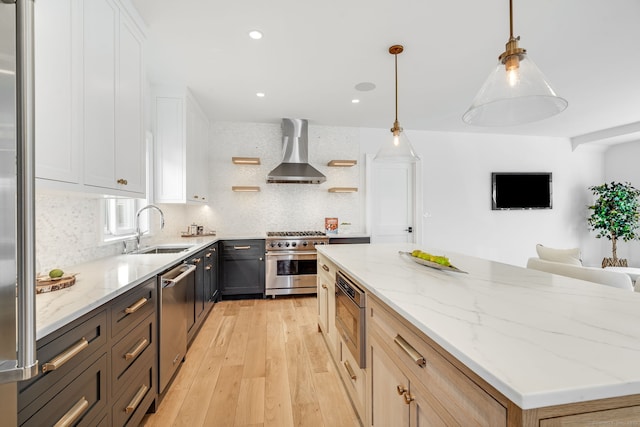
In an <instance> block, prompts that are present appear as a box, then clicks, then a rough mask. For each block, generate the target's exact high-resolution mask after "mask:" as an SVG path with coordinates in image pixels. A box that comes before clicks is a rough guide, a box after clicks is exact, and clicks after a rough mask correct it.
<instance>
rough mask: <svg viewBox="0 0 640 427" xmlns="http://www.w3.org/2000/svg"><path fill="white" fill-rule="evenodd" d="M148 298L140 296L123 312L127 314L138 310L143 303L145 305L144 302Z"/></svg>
mask: <svg viewBox="0 0 640 427" xmlns="http://www.w3.org/2000/svg"><path fill="white" fill-rule="evenodd" d="M147 301H148V300H147V299H146V298H144V297H143V298H140V299H139V300H138V301H136V303H135V304H133V305H131V306H129V307H127V308H125V309H124V312H125V313H127V314H131V313H135V312H136V311H138V310H140V307H142V306H143V305H145V303H146V302H147Z"/></svg>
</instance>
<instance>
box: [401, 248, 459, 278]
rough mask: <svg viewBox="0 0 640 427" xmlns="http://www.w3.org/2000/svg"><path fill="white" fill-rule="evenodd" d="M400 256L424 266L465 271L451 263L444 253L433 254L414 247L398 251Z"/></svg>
mask: <svg viewBox="0 0 640 427" xmlns="http://www.w3.org/2000/svg"><path fill="white" fill-rule="evenodd" d="M398 253H399V254H400V255H402V256H405V257H407V258H409V259H411V260H412V261H413V262H415V263H417V264H420V265H424V266H425V267H431V268H435V269H436V270H443V271H454V272H456V273H466V271H462V270H460V269H459V268H457V267H455V266H454V265H452V264H451V260H449V258H447V257H446V256H444V255H434V254H430V253H429V252H424V251H421V250H420V249H416V250H414V251H412V252H404V251H398Z"/></svg>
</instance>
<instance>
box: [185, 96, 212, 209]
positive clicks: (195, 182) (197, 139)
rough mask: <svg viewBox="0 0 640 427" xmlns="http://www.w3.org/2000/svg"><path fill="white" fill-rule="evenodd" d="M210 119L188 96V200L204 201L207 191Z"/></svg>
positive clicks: (206, 197)
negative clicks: (208, 119)
mask: <svg viewBox="0 0 640 427" xmlns="http://www.w3.org/2000/svg"><path fill="white" fill-rule="evenodd" d="M208 127H209V126H208V121H207V118H206V116H205V115H204V114H203V113H202V112H201V111H200V108H199V107H198V106H197V105H196V103H195V101H194V100H192V99H191V98H190V97H187V145H186V148H187V169H186V174H187V194H186V197H187V200H190V201H192V202H201V203H202V202H204V203H206V202H207V200H208V191H207V184H208V181H207V175H206V170H207V161H208V156H207V148H208V143H207V138H208V131H209V129H208Z"/></svg>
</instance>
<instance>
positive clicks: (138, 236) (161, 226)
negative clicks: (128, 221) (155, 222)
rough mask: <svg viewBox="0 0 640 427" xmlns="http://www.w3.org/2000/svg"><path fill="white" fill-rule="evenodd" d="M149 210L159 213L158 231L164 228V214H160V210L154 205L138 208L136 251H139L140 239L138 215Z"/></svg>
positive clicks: (138, 217)
mask: <svg viewBox="0 0 640 427" xmlns="http://www.w3.org/2000/svg"><path fill="white" fill-rule="evenodd" d="M151 208H153V209H156V210H157V211H158V212H160V230H162V229H163V228H164V212H162V209H160V208H159V207H157V206H156V205H147V206H145V207H142V208H140V209H139V210H138V212H136V251H137V250H139V249H140V237H141V236H142V232H141V231H140V214H141V213H142V211H144V210H146V209H151ZM147 231H149V230H147Z"/></svg>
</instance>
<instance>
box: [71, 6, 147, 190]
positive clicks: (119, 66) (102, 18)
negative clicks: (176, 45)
mask: <svg viewBox="0 0 640 427" xmlns="http://www.w3.org/2000/svg"><path fill="white" fill-rule="evenodd" d="M83 31H84V34H83V42H84V45H83V50H82V52H83V64H84V69H83V78H84V85H83V100H84V103H83V105H84V108H83V115H84V132H83V133H84V160H85V162H84V165H85V169H84V183H85V185H89V186H96V187H101V188H105V189H111V190H116V191H118V192H124V193H126V194H131V195H137V196H144V191H145V181H144V178H145V175H146V173H145V162H144V150H145V147H144V137H143V131H142V115H143V114H142V96H143V95H142V86H143V85H142V79H143V77H142V76H143V74H142V73H143V70H142V39H141V36H140V35H138V34H137V33H136V31H135V30H134V29H133V25H132V24H131V23H130V22H129V21H128V19H127V18H126V16H125V15H124V14H123V13H122V12H121V11H120V10H119V9H118V6H117V4H116V3H115V2H113V1H112V0H92V1H89V2H84V10H83Z"/></svg>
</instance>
